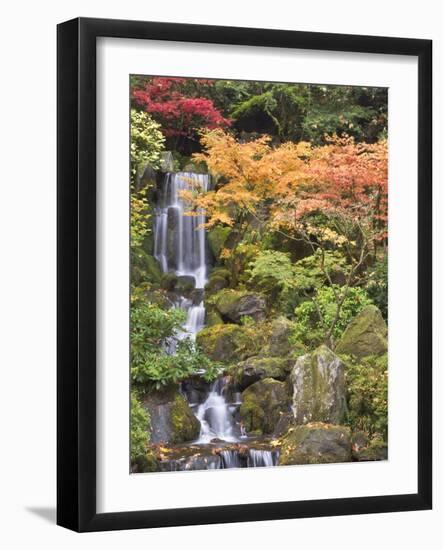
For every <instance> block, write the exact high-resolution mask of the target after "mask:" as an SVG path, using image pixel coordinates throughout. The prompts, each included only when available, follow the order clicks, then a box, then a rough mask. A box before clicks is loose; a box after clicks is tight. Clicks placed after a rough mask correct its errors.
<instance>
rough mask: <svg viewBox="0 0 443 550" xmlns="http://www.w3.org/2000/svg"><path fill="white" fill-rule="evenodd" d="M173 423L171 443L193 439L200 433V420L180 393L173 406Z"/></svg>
mask: <svg viewBox="0 0 443 550" xmlns="http://www.w3.org/2000/svg"><path fill="white" fill-rule="evenodd" d="M171 425H172V437H171V443H182V442H185V441H192V440H193V439H196V438H197V437H198V434H199V433H200V422H199V421H198V420H197V418H196V417H195V415H194V414H193V412H192V410H191V409H190V407H189V405H188V403H187V401H186V400H185V399H184V398H183V397H182V396H181V395H180V394H177V395H176V396H175V399H174V402H173V404H172V407H171Z"/></svg>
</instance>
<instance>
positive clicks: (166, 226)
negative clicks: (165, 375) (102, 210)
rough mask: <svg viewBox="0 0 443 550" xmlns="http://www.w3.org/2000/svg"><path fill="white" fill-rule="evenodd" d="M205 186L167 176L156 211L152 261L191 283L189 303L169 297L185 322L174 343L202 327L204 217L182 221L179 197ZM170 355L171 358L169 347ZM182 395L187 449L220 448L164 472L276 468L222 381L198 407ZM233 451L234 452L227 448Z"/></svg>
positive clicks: (200, 178) (197, 177) (199, 179)
mask: <svg viewBox="0 0 443 550" xmlns="http://www.w3.org/2000/svg"><path fill="white" fill-rule="evenodd" d="M209 186H210V178H209V175H207V174H198V173H194V172H168V173H166V174H165V176H164V180H163V184H162V187H161V189H160V193H159V199H158V202H157V207H156V210H155V219H154V257H155V258H156V260H157V261H158V263H159V264H160V267H161V269H162V271H163V273H172V274H174V275H176V276H178V277H186V278H192V280H193V286H194V288H195V292H194V293H193V294H192V298H190V297H189V296H185V295H183V294H180V293H175V296H174V301H173V304H174V305H173V307H177V308H181V309H183V310H185V311H186V321H185V323H184V325H183V328H182V331H181V332H180V334H178V335H177V338H179V339H183V338H190V339H191V340H193V341H195V338H196V335H197V333H198V332H199V331H200V330H201V329H202V328H203V327H204V326H205V315H206V311H205V304H204V287H205V284H206V282H207V280H208V274H209V271H210V262H209V256H210V255H209V254H208V245H207V238H206V230H205V229H204V228H202V227H201V225H202V224H204V222H205V216H204V213H198V214H197V215H187V214H186V210H187V208H186V204H185V202H184V200H183V199H182V197H181V194H180V192H181V191H183V190H187V189H193V190H196V191H199V190H201V191H207V190H208V189H209ZM169 352H170V353H174V349H173V347H172V348H171V349H170V351H169ZM198 374H203V372H200V373H197V375H198ZM182 393H183V395H184V396H185V397H186V399H187V400H188V403H189V405H190V407H191V409H192V411H193V412H194V415H195V416H196V418H197V419H198V420H199V422H200V435H199V437H198V439H197V440H196V441H193V442H190V443H189V445H188V447H190V446H192V447H193V448H194V447H195V448H198V449H199V450H205V449H206V450H208V449H209V450H210V449H211V447H212V446H213V445H214V444H217V446H219V447H220V446H221V447H222V448H221V450H220V451H219V452H218V454H217V455H213V454H211V453H206V455H207V456H197V455H196V454H194V455H190V456H184V457H181V456H178V457H177V458H175V459H173V460H171V461H169V462H168V464H165V466H164V469H165V470H166V471H176V470H184V469H186V470H194V469H195V470H197V469H225V468H250V467H267V466H276V465H277V464H278V459H279V452H278V451H277V450H274V449H269V448H262V447H263V445H260V443H259V442H258V444H257V445H256V446H255V443H256V441H255V439H254V438H252V437H249V436H248V434H247V433H246V432H245V430H244V427H243V425H242V423H241V421H240V420H239V419H238V409H239V407H240V405H241V393H240V392H235V391H231V390H230V389H229V388H228V386H227V381H226V377H225V376H223V375H222V374H220V376H219V377H218V378H217V379H216V380H215V381H214V382H212V383H211V384H210V386H209V388H208V389H207V391H206V392H205V394H204V395H203V397H200V398H199V399H198V401H197V402H195V399H194V398H193V396H192V392H190V391H187V388H186V387H183V388H182ZM223 445H225V446H226V448H223ZM232 445H236V446H237V447H238V448H237V447H236V448H232ZM254 446H255V447H254ZM185 447H186V446H185V445H182V446H181V447H180V450H185ZM188 454H189V453H188ZM204 454H205V453H203V455H204Z"/></svg>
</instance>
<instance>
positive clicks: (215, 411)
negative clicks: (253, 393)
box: [196, 378, 238, 443]
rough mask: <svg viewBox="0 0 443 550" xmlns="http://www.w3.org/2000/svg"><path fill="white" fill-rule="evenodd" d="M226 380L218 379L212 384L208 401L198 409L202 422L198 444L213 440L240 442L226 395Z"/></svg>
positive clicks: (198, 415) (198, 416)
mask: <svg viewBox="0 0 443 550" xmlns="http://www.w3.org/2000/svg"><path fill="white" fill-rule="evenodd" d="M225 389H226V380H225V379H224V378H218V379H217V380H215V382H213V383H212V384H211V388H210V391H209V393H208V396H207V398H206V400H205V401H204V402H203V403H202V404H201V405H199V407H198V409H197V414H196V416H197V418H198V419H199V421H200V425H201V429H200V437H199V439H198V441H197V443H209V442H210V441H211V440H212V439H214V438H217V439H222V440H223V441H229V442H232V441H238V439H237V437H236V434H235V433H234V432H235V430H234V425H235V423H234V418H233V416H232V411H231V409H230V406H229V404H228V402H227V400H226V397H225V395H224V390H225Z"/></svg>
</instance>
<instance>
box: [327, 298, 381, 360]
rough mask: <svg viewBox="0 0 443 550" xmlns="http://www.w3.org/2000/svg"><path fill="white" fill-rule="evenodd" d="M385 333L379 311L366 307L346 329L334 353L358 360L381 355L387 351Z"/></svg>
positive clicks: (372, 307)
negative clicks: (350, 356)
mask: <svg viewBox="0 0 443 550" xmlns="http://www.w3.org/2000/svg"><path fill="white" fill-rule="evenodd" d="M387 333H388V328H387V326H386V323H385V320H384V319H383V317H382V314H381V312H380V310H379V309H378V308H377V307H376V306H373V305H369V306H366V307H365V308H363V309H362V310H361V311H360V313H359V314H358V315H356V316H355V317H354V319H353V320H352V321H351V322H350V323H349V325H348V326H347V327H346V330H345V331H344V333H343V335H342V337H341V339H340V340H339V342H338V344H337V347H336V348H335V351H336V352H337V353H339V354H343V355H352V356H354V357H357V358H358V359H361V358H362V357H367V356H369V355H382V354H383V353H386V351H387V349H388V341H387Z"/></svg>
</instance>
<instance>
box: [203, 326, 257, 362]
mask: <svg viewBox="0 0 443 550" xmlns="http://www.w3.org/2000/svg"><path fill="white" fill-rule="evenodd" d="M197 344H198V345H199V346H200V348H201V349H202V350H203V352H204V353H205V354H206V355H207V356H208V357H209V358H210V359H213V360H214V361H223V362H226V363H232V362H234V361H236V362H238V361H241V360H243V359H247V358H248V357H251V356H252V355H257V353H258V350H259V347H260V339H259V338H257V334H256V333H255V331H254V330H252V328H250V327H245V326H244V327H243V326H239V325H234V324H223V325H221V324H216V325H214V326H209V327H206V328H204V329H203V330H201V331H200V332H199V333H198V334H197Z"/></svg>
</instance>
